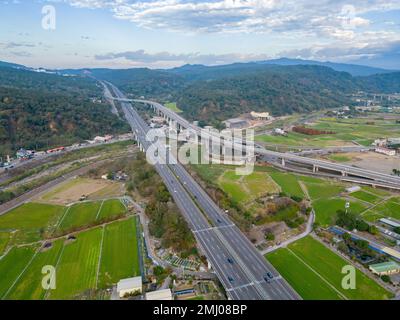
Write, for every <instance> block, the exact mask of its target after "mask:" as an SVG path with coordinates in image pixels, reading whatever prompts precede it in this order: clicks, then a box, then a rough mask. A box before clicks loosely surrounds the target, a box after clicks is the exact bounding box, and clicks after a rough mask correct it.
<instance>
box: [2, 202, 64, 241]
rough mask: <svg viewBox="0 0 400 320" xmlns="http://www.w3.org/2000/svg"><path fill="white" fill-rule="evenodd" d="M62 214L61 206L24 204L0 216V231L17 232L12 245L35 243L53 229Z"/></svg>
mask: <svg viewBox="0 0 400 320" xmlns="http://www.w3.org/2000/svg"><path fill="white" fill-rule="evenodd" d="M63 212H64V208H63V207H62V206H57V205H49V204H42V203H26V204H23V205H22V206H19V207H17V208H15V209H13V210H11V211H10V212H8V213H6V214H4V215H2V216H0V231H10V230H15V231H17V233H16V235H15V236H14V237H13V240H12V243H23V242H33V241H37V240H39V239H40V238H41V236H42V234H44V233H46V232H50V231H52V230H53V229H54V227H55V225H56V224H57V221H58V220H59V219H60V217H61V216H62V214H63Z"/></svg>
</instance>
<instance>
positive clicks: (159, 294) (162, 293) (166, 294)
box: [146, 289, 173, 300]
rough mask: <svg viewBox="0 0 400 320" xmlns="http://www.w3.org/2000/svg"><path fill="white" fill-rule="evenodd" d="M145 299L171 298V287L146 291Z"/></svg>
mask: <svg viewBox="0 0 400 320" xmlns="http://www.w3.org/2000/svg"><path fill="white" fill-rule="evenodd" d="M146 300H173V297H172V292H171V289H163V290H157V291H152V292H146Z"/></svg>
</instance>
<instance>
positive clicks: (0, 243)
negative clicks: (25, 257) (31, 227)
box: [0, 232, 12, 256]
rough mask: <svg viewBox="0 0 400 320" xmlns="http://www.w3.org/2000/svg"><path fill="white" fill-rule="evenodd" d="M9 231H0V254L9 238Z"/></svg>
mask: <svg viewBox="0 0 400 320" xmlns="http://www.w3.org/2000/svg"><path fill="white" fill-rule="evenodd" d="M11 236H12V234H11V232H0V256H1V255H2V254H3V252H4V250H5V249H6V247H7V245H8V243H9V242H10V240H11Z"/></svg>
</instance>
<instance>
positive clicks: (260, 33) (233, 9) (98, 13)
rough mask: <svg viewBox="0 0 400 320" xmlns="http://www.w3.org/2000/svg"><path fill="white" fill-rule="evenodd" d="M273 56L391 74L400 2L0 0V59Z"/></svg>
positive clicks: (399, 37) (156, 60) (65, 62)
mask: <svg viewBox="0 0 400 320" xmlns="http://www.w3.org/2000/svg"><path fill="white" fill-rule="evenodd" d="M280 57H288V58H301V59H313V60H319V61H333V62H345V63H356V64H363V65H369V66H375V67H382V68H387V69H400V1H399V0H395V1H391V0H388V1H383V0H353V1H342V0H318V1H316V0H207V1H200V0H53V1H44V0H0V60H2V61H9V62H15V63H20V64H24V65H28V66H32V67H45V68H84V67H111V68H132V67H149V68H170V67H175V66H180V65H183V64H187V63H190V64H206V65H217V64H227V63H232V62H247V61H257V60H267V59H274V58H280Z"/></svg>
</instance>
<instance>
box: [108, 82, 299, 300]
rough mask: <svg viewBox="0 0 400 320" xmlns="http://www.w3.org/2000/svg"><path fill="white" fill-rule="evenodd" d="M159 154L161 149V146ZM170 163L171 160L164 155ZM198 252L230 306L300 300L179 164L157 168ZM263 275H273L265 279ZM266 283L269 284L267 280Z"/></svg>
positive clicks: (128, 111) (141, 134)
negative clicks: (232, 302) (231, 302)
mask: <svg viewBox="0 0 400 320" xmlns="http://www.w3.org/2000/svg"><path fill="white" fill-rule="evenodd" d="M108 85H109V86H110V87H111V89H112V91H113V92H114V94H115V95H116V96H117V99H118V100H120V102H121V107H122V109H123V111H124V114H125V117H126V119H127V121H128V123H129V124H130V125H131V127H132V130H133V132H134V134H135V135H136V137H137V139H138V141H139V142H140V144H141V146H142V147H143V149H144V150H147V148H148V147H149V146H150V143H149V142H148V141H146V133H147V131H148V130H149V129H150V128H149V127H148V125H147V124H146V123H145V121H144V120H143V119H142V118H141V117H140V115H139V114H138V113H137V112H136V110H134V109H133V107H132V106H131V104H130V103H129V102H127V101H124V99H125V97H124V95H123V94H122V93H121V92H120V91H119V90H118V88H116V87H115V86H113V85H112V84H110V83H108ZM159 147H160V148H163V147H164V150H165V146H159ZM168 157H172V155H171V154H168ZM155 169H156V170H157V172H158V173H159V174H160V176H161V178H162V179H163V181H164V183H165V185H166V186H167V188H168V190H169V191H170V193H171V195H172V197H173V198H174V200H175V202H176V204H177V206H178V208H179V209H180V211H181V213H182V215H183V216H184V217H185V219H186V221H187V222H188V225H189V227H190V229H191V230H192V232H193V234H194V236H195V238H196V240H197V242H198V244H199V246H200V248H201V249H202V251H203V252H204V254H205V255H206V257H207V259H208V261H209V262H210V264H211V266H212V268H213V269H214V271H215V272H216V274H217V276H218V278H219V280H220V281H221V283H222V285H223V286H224V288H225V290H226V292H227V294H228V296H229V297H230V298H231V299H234V300H294V299H300V297H299V295H298V294H297V293H296V292H295V291H294V290H293V289H292V288H291V287H290V286H289V284H288V283H287V282H286V281H285V280H284V279H283V278H282V277H281V276H280V275H279V274H278V272H277V271H276V270H275V269H274V268H273V267H272V266H271V265H270V264H269V263H268V262H267V261H266V260H265V258H264V257H263V256H262V255H261V254H260V253H259V252H258V251H257V250H256V248H255V247H254V246H253V245H252V244H251V243H250V241H249V240H248V239H247V238H246V237H245V235H244V234H243V233H242V232H241V231H240V230H239V229H238V228H237V227H236V226H235V225H234V224H233V222H232V221H230V219H229V218H228V217H227V215H226V214H225V213H224V212H222V211H221V209H220V208H219V207H218V206H217V205H216V204H215V203H214V202H213V201H212V199H211V198H210V197H209V196H208V195H207V194H206V193H205V192H204V190H203V189H202V188H201V187H200V186H199V185H198V184H197V183H196V182H195V180H194V179H193V178H192V177H191V176H190V174H189V173H188V172H187V171H186V170H185V169H184V167H183V166H182V165H180V164H175V165H167V164H160V163H156V164H155ZM267 274H270V275H272V279H269V278H268V276H267ZM266 279H267V280H266Z"/></svg>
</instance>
